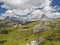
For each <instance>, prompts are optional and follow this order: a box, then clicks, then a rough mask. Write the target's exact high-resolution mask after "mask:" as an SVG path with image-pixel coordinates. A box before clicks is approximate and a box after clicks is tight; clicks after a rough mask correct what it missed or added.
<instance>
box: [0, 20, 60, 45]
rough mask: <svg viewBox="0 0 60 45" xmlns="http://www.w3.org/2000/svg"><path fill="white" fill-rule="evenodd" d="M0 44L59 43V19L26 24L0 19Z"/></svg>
mask: <svg viewBox="0 0 60 45" xmlns="http://www.w3.org/2000/svg"><path fill="white" fill-rule="evenodd" d="M0 45H60V19H53V20H49V21H48V20H40V21H36V22H32V23H29V24H26V25H21V24H19V23H17V22H13V21H10V20H0Z"/></svg>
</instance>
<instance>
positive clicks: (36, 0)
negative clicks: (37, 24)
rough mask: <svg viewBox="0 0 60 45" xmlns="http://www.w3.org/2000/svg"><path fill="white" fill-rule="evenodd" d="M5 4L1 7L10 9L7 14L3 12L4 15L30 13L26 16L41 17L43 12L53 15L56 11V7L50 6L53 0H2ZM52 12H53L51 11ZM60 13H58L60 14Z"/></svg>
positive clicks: (0, 0)
mask: <svg viewBox="0 0 60 45" xmlns="http://www.w3.org/2000/svg"><path fill="white" fill-rule="evenodd" d="M0 2H3V3H4V4H3V5H1V8H6V9H8V10H7V11H6V12H5V14H2V15H3V17H6V16H14V17H18V16H17V15H19V16H24V15H27V14H28V13H30V14H31V15H29V16H27V17H26V18H29V19H31V18H40V17H41V15H42V14H45V15H47V16H50V15H51V16H50V17H53V14H54V15H55V14H56V13H53V12H52V11H55V8H54V7H52V6H50V5H51V2H52V0H0ZM35 8H43V9H42V10H35ZM51 12H52V13H51ZM59 14H60V13H58V14H56V15H59Z"/></svg>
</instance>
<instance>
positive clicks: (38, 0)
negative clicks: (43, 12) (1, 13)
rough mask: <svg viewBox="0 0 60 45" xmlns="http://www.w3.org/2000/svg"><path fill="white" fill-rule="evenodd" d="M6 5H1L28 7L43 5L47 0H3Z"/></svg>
mask: <svg viewBox="0 0 60 45" xmlns="http://www.w3.org/2000/svg"><path fill="white" fill-rule="evenodd" d="M2 1H3V2H4V5H2V6H1V7H3V8H8V9H26V8H33V7H36V6H39V5H41V4H42V3H43V2H45V0H2Z"/></svg>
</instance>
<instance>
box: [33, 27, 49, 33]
mask: <svg viewBox="0 0 60 45" xmlns="http://www.w3.org/2000/svg"><path fill="white" fill-rule="evenodd" d="M49 29H50V27H48V26H36V27H34V29H33V32H34V33H36V32H39V31H41V30H42V31H45V30H49Z"/></svg>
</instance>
